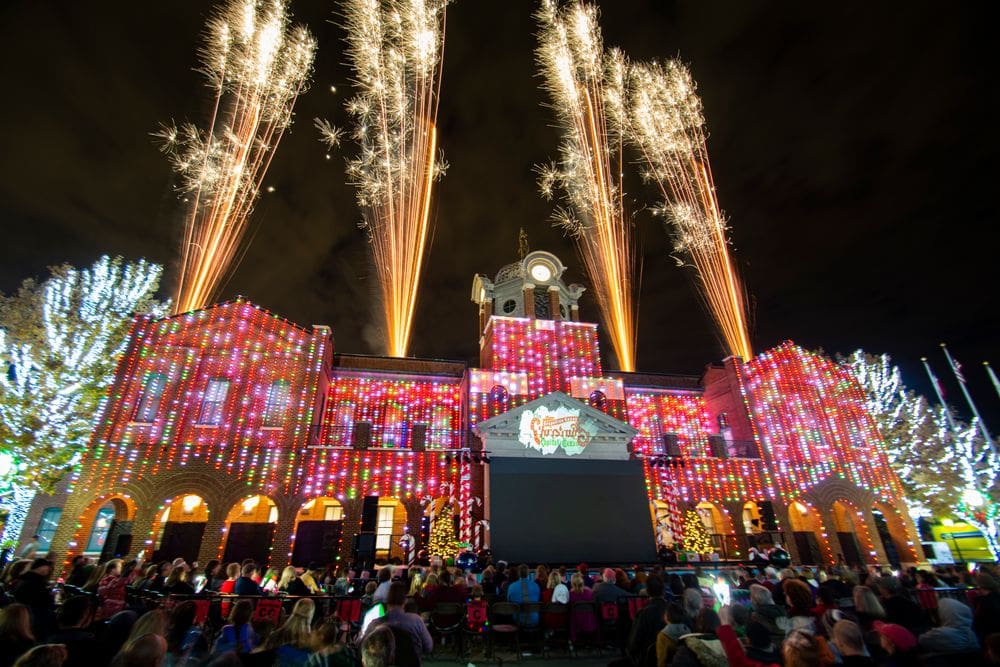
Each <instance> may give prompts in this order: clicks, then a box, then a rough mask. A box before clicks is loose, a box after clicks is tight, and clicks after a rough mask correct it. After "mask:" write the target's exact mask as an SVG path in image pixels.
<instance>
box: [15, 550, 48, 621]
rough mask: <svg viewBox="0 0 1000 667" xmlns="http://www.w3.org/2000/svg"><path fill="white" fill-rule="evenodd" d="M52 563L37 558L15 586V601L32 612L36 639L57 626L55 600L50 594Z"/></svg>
mask: <svg viewBox="0 0 1000 667" xmlns="http://www.w3.org/2000/svg"><path fill="white" fill-rule="evenodd" d="M51 574H52V561H49V560H46V559H44V558H36V559H35V560H33V561H32V562H31V569H30V570H28V571H27V572H25V573H24V574H22V575H21V578H20V579H19V580H18V582H17V583H16V584H15V585H14V600H15V601H16V602H20V603H21V604H23V605H26V606H27V607H28V609H29V610H31V629H32V631H33V632H34V633H35V636H36V637H44V636H45V635H47V634H48V632H49V630H50V629H51V628H52V627H53V625H54V624H55V607H56V605H55V600H53V599H52V594H51V593H50V592H49V576H51Z"/></svg>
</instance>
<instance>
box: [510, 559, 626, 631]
mask: <svg viewBox="0 0 1000 667" xmlns="http://www.w3.org/2000/svg"><path fill="white" fill-rule="evenodd" d="M611 577H612V580H614V572H613V571H612V573H611ZM541 599H542V592H541V591H540V590H539V589H538V584H536V583H535V580H534V578H533V577H531V576H530V574H529V572H528V566H527V565H518V566H517V579H516V580H514V581H512V582H510V583H509V584H508V585H507V602H513V603H515V604H524V603H525V602H538V601H540V600H541ZM519 622H523V623H524V624H525V625H538V614H537V613H532V614H528V615H527V618H526V619H524V620H523V621H519Z"/></svg>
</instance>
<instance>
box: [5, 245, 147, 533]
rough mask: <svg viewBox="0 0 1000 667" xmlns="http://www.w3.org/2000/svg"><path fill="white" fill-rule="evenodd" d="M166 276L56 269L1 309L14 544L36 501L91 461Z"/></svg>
mask: <svg viewBox="0 0 1000 667" xmlns="http://www.w3.org/2000/svg"><path fill="white" fill-rule="evenodd" d="M160 273H161V269H160V267H159V266H157V265H155V264H150V263H148V262H145V261H143V260H140V261H138V262H135V263H130V262H125V261H124V260H123V259H121V258H115V259H111V258H109V257H102V258H101V259H99V260H98V261H97V262H96V263H94V265H93V266H91V267H89V268H87V269H83V270H77V269H73V268H72V267H70V266H60V267H56V268H54V269H53V273H52V276H51V277H50V278H48V279H47V280H46V281H45V282H44V283H42V284H40V285H39V284H37V283H35V282H34V281H28V282H26V283H25V284H24V285H23V286H22V288H21V290H20V292H19V293H18V294H17V295H15V296H12V297H9V298H5V299H4V300H3V303H2V306H0V360H2V363H3V372H2V373H0V455H2V456H5V457H7V458H8V459H9V465H7V466H5V468H6V473H5V474H3V475H0V484H3V485H5V486H7V487H8V488H10V489H12V495H11V496H10V499H12V500H13V501H14V502H13V503H11V502H9V501H8V505H10V508H9V509H10V511H11V517H10V518H9V519H8V521H7V523H6V528H5V531H4V534H6V535H13V536H14V537H15V538H16V536H17V535H18V533H19V532H20V529H21V526H20V524H19V523H18V520H23V518H24V515H25V513H26V511H27V507H28V505H30V503H31V499H32V497H33V495H34V492H36V491H42V492H46V493H49V492H51V491H52V490H53V488H54V487H55V485H56V483H58V482H59V481H60V480H61V479H62V478H63V477H64V476H65V475H66V473H67V472H68V471H69V470H70V468H71V467H72V465H73V463H74V462H75V460H76V458H77V457H78V456H79V455H80V453H81V452H82V451H83V448H84V446H85V445H86V443H87V440H88V439H89V437H90V433H91V430H92V429H93V427H94V419H95V415H96V414H97V413H98V412H99V411H100V408H101V403H102V400H103V399H104V397H105V394H106V392H107V390H108V386H109V385H110V384H111V381H112V378H113V376H114V370H115V366H116V364H117V362H118V358H119V357H120V355H121V353H122V351H123V350H124V348H125V345H126V343H127V341H128V339H127V333H128V329H129V323H130V320H131V318H132V316H133V314H134V313H136V312H150V311H152V312H160V311H162V310H163V308H164V307H163V306H162V305H161V304H158V303H156V302H154V301H153V300H152V298H151V297H152V294H153V292H155V290H156V287H157V284H158V282H159V279H160Z"/></svg>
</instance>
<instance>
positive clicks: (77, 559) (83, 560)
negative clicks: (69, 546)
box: [66, 556, 92, 588]
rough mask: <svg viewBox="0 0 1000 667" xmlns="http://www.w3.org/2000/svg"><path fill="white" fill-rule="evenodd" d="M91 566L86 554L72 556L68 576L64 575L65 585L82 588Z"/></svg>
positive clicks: (88, 576)
mask: <svg viewBox="0 0 1000 667" xmlns="http://www.w3.org/2000/svg"><path fill="white" fill-rule="evenodd" d="M91 567H92V566H91V564H90V559H89V558H87V557H86V556H73V562H72V564H71V565H70V571H69V576H68V577H66V585H67V586H76V587H77V588H82V587H83V585H84V584H85V583H87V579H89V578H90V570H91Z"/></svg>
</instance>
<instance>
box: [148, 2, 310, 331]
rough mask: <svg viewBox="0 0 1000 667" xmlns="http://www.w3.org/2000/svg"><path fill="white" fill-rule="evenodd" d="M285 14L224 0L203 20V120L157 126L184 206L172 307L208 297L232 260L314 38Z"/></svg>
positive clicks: (279, 7) (305, 74) (281, 8)
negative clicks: (207, 115)
mask: <svg viewBox="0 0 1000 667" xmlns="http://www.w3.org/2000/svg"><path fill="white" fill-rule="evenodd" d="M288 22H289V19H288V13H287V3H286V2H285V1H284V0H229V1H228V2H227V4H226V5H225V6H224V7H223V8H221V9H220V10H219V11H218V12H217V13H216V15H215V16H214V17H213V18H211V19H210V20H209V23H208V31H207V39H206V41H205V45H204V46H203V47H202V49H201V53H200V55H201V59H202V66H201V72H202V73H203V74H204V75H205V77H206V79H207V80H208V85H209V86H210V87H211V88H212V89H213V91H214V94H215V98H214V100H213V106H212V115H211V120H210V122H209V125H208V127H207V129H206V130H202V129H201V128H199V127H198V126H196V125H193V124H187V125H183V126H182V127H180V128H177V127H174V126H165V127H164V128H163V129H162V130H161V131H160V132H159V133H158V134H157V136H159V137H160V138H161V139H163V142H164V146H163V150H164V152H166V153H168V154H169V155H170V156H171V158H172V163H173V167H174V169H175V170H176V171H177V173H178V174H179V175H180V177H181V179H182V181H181V185H180V190H181V192H182V193H184V202H185V203H187V205H188V213H187V214H186V217H185V221H184V237H183V242H182V246H181V252H182V255H181V261H180V280H179V281H178V284H177V294H176V298H175V300H174V312H176V313H183V312H187V311H189V310H194V309H196V308H202V307H203V306H205V305H206V304H208V303H209V301H210V300H211V299H212V298H213V297H214V296H216V292H218V290H219V287H220V283H221V282H222V280H224V279H225V278H226V277H227V276H228V275H229V273H230V272H231V271H232V270H233V269H234V268H235V267H234V264H235V263H236V262H237V257H238V255H239V252H240V250H241V248H242V241H243V235H244V233H245V231H246V228H247V220H248V218H249V216H250V212H251V210H252V209H253V205H254V202H255V201H256V199H257V196H258V195H259V193H260V186H261V183H262V182H263V180H264V175H265V174H266V173H267V168H268V166H270V164H271V159H272V158H273V157H274V151H275V149H276V148H277V146H278V142H279V141H281V136H282V134H283V133H284V131H285V130H286V129H287V128H288V126H289V125H290V124H291V122H292V108H293V107H294V105H295V99H296V98H297V97H298V95H299V93H301V92H302V91H303V90H304V89H305V87H306V83H307V80H308V78H309V73H310V71H311V69H312V61H313V55H314V52H315V50H316V41H315V39H313V37H312V35H310V34H309V31H308V30H306V29H305V28H304V27H302V26H296V27H293V28H289V26H288Z"/></svg>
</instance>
